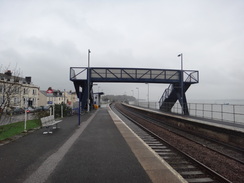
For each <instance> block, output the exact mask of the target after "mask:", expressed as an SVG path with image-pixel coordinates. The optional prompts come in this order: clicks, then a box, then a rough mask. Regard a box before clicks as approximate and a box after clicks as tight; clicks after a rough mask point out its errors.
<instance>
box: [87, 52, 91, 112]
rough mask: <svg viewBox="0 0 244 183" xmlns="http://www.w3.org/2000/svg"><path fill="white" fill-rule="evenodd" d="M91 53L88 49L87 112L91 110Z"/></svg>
mask: <svg viewBox="0 0 244 183" xmlns="http://www.w3.org/2000/svg"><path fill="white" fill-rule="evenodd" d="M90 53H91V50H90V49H88V67H87V112H89V111H90Z"/></svg>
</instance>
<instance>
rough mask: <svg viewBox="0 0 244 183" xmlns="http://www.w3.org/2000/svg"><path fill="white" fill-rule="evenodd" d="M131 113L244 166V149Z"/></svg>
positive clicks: (135, 111) (134, 111)
mask: <svg viewBox="0 0 244 183" xmlns="http://www.w3.org/2000/svg"><path fill="white" fill-rule="evenodd" d="M131 111H133V113H134V115H137V116H140V117H143V118H145V119H147V120H148V121H149V122H150V123H153V124H154V125H157V126H159V127H162V128H165V129H167V130H169V131H171V132H172V133H175V134H177V135H179V136H182V137H183V138H187V139H188V140H191V141H194V142H195V143H198V144H200V145H202V146H204V147H206V148H208V149H210V150H212V151H215V152H217V153H219V154H222V155H223V156H226V157H228V158H230V159H233V160H234V161H237V162H239V163H241V164H244V148H238V147H234V146H230V145H228V144H224V143H222V142H220V141H216V140H214V139H211V138H208V137H206V136H203V135H201V134H195V133H194V132H191V131H185V130H183V129H182V128H180V127H177V126H172V125H170V123H163V122H162V119H156V118H152V117H150V116H148V115H146V114H145V113H144V112H143V111H141V112H140V111H138V110H133V109H131Z"/></svg>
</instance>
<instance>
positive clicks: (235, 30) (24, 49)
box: [0, 0, 244, 101]
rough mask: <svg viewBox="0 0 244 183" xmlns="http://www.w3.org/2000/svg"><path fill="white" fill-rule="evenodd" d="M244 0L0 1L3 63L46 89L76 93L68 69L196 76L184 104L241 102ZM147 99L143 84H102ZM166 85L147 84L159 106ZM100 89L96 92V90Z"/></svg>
mask: <svg viewBox="0 0 244 183" xmlns="http://www.w3.org/2000/svg"><path fill="white" fill-rule="evenodd" d="M243 10H244V1H243V0H170V1H166V0H161V1H160V0H150V1H146V0H140V1H139V0H134V1H133V0H132V1H128V0H125V1H124V0H123V1H122V0H114V1H112V0H91V1H85V0H84V1H83V0H73V1H69V0H52V1H50V0H22V1H18V0H0V26H1V28H0V63H1V65H4V66H6V65H9V64H10V65H11V66H13V67H14V66H15V65H16V64H17V66H18V68H20V69H21V71H22V72H23V76H32V80H33V82H34V84H35V85H39V86H40V87H41V89H43V90H46V89H47V88H48V87H49V86H51V87H53V88H55V89H60V90H63V89H66V90H70V89H72V90H74V87H73V83H72V82H70V81H69V68H70V67H73V66H80V67H85V66H87V50H88V49H91V66H94V67H100V66H101V67H139V68H163V69H180V58H179V57H177V55H178V54H179V53H183V54H184V69H189V70H199V72H200V83H199V84H196V85H192V86H191V87H190V88H189V90H188V91H187V98H188V99H244V96H243V93H244V86H243V78H244V69H243V66H244V60H243V58H244V51H243V48H244V31H243V30H244V21H243V19H244V11H243ZM136 87H139V88H140V98H145V99H146V98H147V85H145V84H122V85H121V84H99V90H100V91H101V90H102V91H104V92H105V93H107V94H127V95H132V94H133V93H134V96H135V97H137V92H138V90H136ZM166 87H168V85H164V84H162V85H159V84H157V85H156V84H151V85H150V98H151V99H153V100H156V101H157V100H158V99H159V98H160V97H161V95H162V93H163V91H164V89H165V88H166ZM97 89H98V86H95V87H94V90H97Z"/></svg>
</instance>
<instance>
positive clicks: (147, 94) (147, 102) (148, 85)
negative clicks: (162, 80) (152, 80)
mask: <svg viewBox="0 0 244 183" xmlns="http://www.w3.org/2000/svg"><path fill="white" fill-rule="evenodd" d="M145 84H147V107H148V108H149V107H150V105H149V83H145Z"/></svg>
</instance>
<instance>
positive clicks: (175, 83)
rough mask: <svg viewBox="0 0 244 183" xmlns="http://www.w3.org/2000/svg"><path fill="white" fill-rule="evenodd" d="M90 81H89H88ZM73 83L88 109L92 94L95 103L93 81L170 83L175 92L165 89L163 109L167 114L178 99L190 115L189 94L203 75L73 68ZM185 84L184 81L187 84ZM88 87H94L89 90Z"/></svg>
mask: <svg viewBox="0 0 244 183" xmlns="http://www.w3.org/2000/svg"><path fill="white" fill-rule="evenodd" d="M182 77H183V78H182ZM88 78H89V81H87V79H88ZM70 80H71V81H73V82H74V85H75V89H76V92H77V96H78V91H79V87H81V88H82V92H81V96H79V99H80V100H81V106H82V109H85V108H86V107H87V98H88V95H89V98H90V99H91V100H92V94H91V93H92V83H93V82H123V83H128V82H133V83H169V84H171V85H170V87H173V89H172V90H171V91H169V89H166V90H165V92H164V94H163V95H162V97H161V99H160V101H159V102H160V109H163V110H164V111H168V110H171V108H172V107H173V106H172V107H167V106H164V105H165V103H166V102H167V101H170V102H171V103H172V105H173V104H174V103H175V102H176V101H177V99H178V100H179V101H180V103H181V105H182V107H183V111H184V114H188V113H189V112H188V107H187V101H186V97H185V92H186V90H187V89H188V88H189V86H190V85H191V84H195V83H198V82H199V72H198V71H195V70H183V71H182V70H174V69H147V68H112V67H109V68H104V67H89V68H87V67H71V68H70ZM181 81H183V84H182V83H181ZM88 82H89V83H90V84H89V85H88ZM88 86H90V88H89V89H88ZM181 88H182V90H181ZM182 91H183V94H182Z"/></svg>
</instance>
